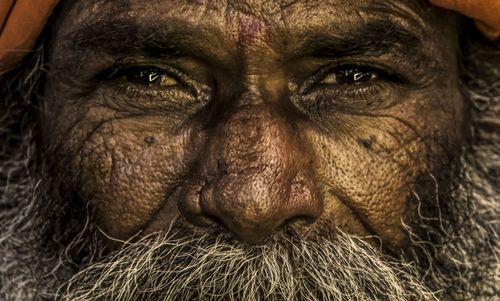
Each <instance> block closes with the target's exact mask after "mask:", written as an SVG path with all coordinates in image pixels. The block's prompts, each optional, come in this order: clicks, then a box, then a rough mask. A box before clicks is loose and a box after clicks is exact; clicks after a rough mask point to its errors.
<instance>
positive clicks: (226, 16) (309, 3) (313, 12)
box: [71, 0, 433, 34]
mask: <svg viewBox="0 0 500 301" xmlns="http://www.w3.org/2000/svg"><path fill="white" fill-rule="evenodd" d="M73 4H75V3H73ZM431 12H432V10H431V9H430V5H429V4H428V3H427V1H422V0H393V1H387V0H356V1H351V0H323V1H321V0H301V1H297V0H90V1H89V0H79V1H76V4H75V5H72V9H71V15H72V18H71V24H72V25H78V24H80V25H82V26H85V25H88V24H92V23H93V22H96V21H98V20H100V19H108V20H109V19H115V18H120V19H123V18H129V19H136V20H137V21H138V22H142V23H149V24H148V25H154V24H155V23H162V22H163V21H167V20H171V19H182V20H183V21H186V22H192V23H195V24H197V25H204V26H206V27H207V28H210V29H215V28H219V29H221V28H223V29H225V31H226V33H227V32H229V33H231V31H234V30H235V27H237V28H239V29H241V28H245V29H246V30H248V31H250V33H251V31H252V30H253V31H255V30H264V29H265V30H268V31H276V32H279V34H283V33H286V32H288V31H293V32H294V33H296V32H302V31H310V30H314V29H317V28H322V29H325V30H331V31H343V30H346V29H347V28H348V27H349V26H350V25H352V24H353V23H360V22H367V21H369V20H370V19H374V18H379V19H391V21H395V22H398V23H400V24H401V25H404V26H406V27H412V28H414V29H415V30H419V31H425V29H426V27H427V25H428V24H429V23H430V22H431V21H432V19H433V18H432V17H433V16H432V14H431Z"/></svg>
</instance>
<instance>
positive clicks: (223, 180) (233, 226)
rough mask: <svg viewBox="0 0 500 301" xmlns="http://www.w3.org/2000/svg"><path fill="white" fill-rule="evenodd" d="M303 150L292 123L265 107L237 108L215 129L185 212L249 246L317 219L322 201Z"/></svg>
mask: <svg viewBox="0 0 500 301" xmlns="http://www.w3.org/2000/svg"><path fill="white" fill-rule="evenodd" d="M304 146H305V144H304V143H303V141H301V139H300V136H299V135H298V133H297V131H295V130H294V129H293V127H292V126H291V122H290V121H289V120H287V118H285V117H284V116H282V115H279V114H278V113H276V112H274V111H273V110H271V109H269V108H266V107H265V106H264V105H256V106H253V107H247V108H244V109H240V110H238V111H237V112H236V113H234V114H232V115H231V116H230V117H229V118H228V119H227V120H226V121H225V122H223V123H222V124H220V125H219V126H217V128H216V129H215V134H214V135H212V139H211V140H210V141H209V143H208V146H207V151H206V153H205V154H204V158H203V159H202V160H201V164H200V168H199V170H198V172H197V173H196V175H195V176H194V179H195V180H194V181H193V183H196V184H193V183H192V184H190V185H187V188H185V189H184V192H183V193H182V195H183V196H182V197H181V201H180V202H179V209H180V211H181V212H182V213H183V214H184V215H185V216H186V217H187V219H188V220H189V221H191V222H192V223H193V224H197V225H202V224H207V221H209V220H210V221H216V222H218V223H220V224H222V225H223V227H224V228H226V229H227V230H229V231H231V232H232V233H234V234H235V235H236V236H237V237H239V239H241V240H243V241H246V242H249V243H255V242H259V241H261V240H263V239H265V238H266V237H269V236H270V235H272V234H273V233H274V232H275V231H277V230H278V229H279V228H280V227H281V226H282V225H284V224H286V223H287V222H290V221H292V220H293V221H296V220H303V221H306V222H308V223H310V222H312V221H314V220H315V219H317V218H318V217H319V216H320V215H321V213H322V211H323V201H322V194H321V193H320V190H319V188H318V185H317V182H316V181H315V177H314V172H313V169H312V164H311V162H312V160H311V157H312V156H311V154H310V152H308V151H307V149H306V148H305V147H304Z"/></svg>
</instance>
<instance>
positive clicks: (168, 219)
mask: <svg viewBox="0 0 500 301" xmlns="http://www.w3.org/2000/svg"><path fill="white" fill-rule="evenodd" d="M453 28H454V19H453V18H452V17H450V16H448V15H445V16H444V17H443V15H442V12H441V13H437V12H435V11H434V10H431V9H429V6H427V4H425V3H423V1H355V2H352V1H333V0H332V1H326V0H325V1H173V0H170V1H166V0H165V1H149V0H129V1H118V0H115V1H77V2H76V3H74V4H72V5H71V6H70V5H66V6H64V7H63V10H62V13H61V16H60V19H59V20H58V22H57V26H56V30H55V35H54V43H53V45H52V47H51V52H50V56H49V57H50V65H51V72H50V73H49V76H48V80H47V84H46V87H45V98H44V102H43V106H44V109H43V112H42V115H41V120H42V124H43V127H42V128H43V129H42V130H43V132H44V141H45V144H46V145H47V146H48V147H50V148H52V149H53V150H54V154H55V155H56V156H57V160H58V161H59V164H58V168H59V169H60V171H62V174H63V175H64V177H65V179H66V180H64V181H65V185H66V187H68V188H70V189H72V190H73V191H76V192H77V195H78V197H79V198H81V199H82V200H84V201H85V202H88V203H89V207H90V208H91V212H92V215H93V221H94V222H95V223H96V224H97V225H98V227H99V228H100V229H101V230H102V231H103V232H104V233H105V234H106V235H107V236H108V237H111V238H115V239H119V240H127V239H129V238H131V237H133V236H135V235H137V234H140V236H143V235H147V234H149V233H152V232H156V231H161V230H166V229H168V228H169V227H170V225H171V224H172V223H173V222H174V221H179V220H181V221H183V222H184V223H185V225H186V226H187V225H189V227H191V226H194V227H196V228H195V229H196V231H201V232H203V231H204V229H206V228H207V229H208V228H211V227H212V226H213V225H217V226H218V227H220V228H221V229H223V230H222V231H227V232H229V233H232V234H234V237H235V238H236V239H238V240H241V241H244V242H246V243H250V244H254V243H258V242H261V241H263V240H265V239H267V238H269V237H272V236H273V234H275V233H277V232H280V231H281V230H283V229H284V228H292V229H294V230H296V232H297V233H299V236H300V237H301V238H303V239H310V238H314V237H318V236H321V235H322V233H328V232H331V231H334V230H333V229H339V230H341V231H342V232H345V233H349V234H354V235H358V236H377V237H379V238H380V239H381V241H382V242H383V245H384V247H386V248H402V247H404V246H405V243H406V242H407V239H408V237H407V234H406V232H405V230H404V224H405V223H410V224H411V222H412V221H411V217H413V216H414V215H415V214H414V212H412V211H413V210H415V208H416V207H415V206H416V204H410V203H409V202H408V199H409V198H410V196H412V195H413V194H414V193H416V192H415V182H416V179H417V177H418V176H420V175H422V174H432V173H434V172H435V171H436V170H440V169H441V168H443V167H445V164H448V162H449V161H448V160H449V159H450V158H449V155H450V153H452V152H453V150H454V146H456V145H457V144H458V143H460V141H461V140H462V134H463V132H464V130H463V124H464V103H463V99H462V97H461V95H460V93H459V87H458V76H457V62H456V58H455V53H456V52H457V49H456V32H455V31H454V30H453Z"/></svg>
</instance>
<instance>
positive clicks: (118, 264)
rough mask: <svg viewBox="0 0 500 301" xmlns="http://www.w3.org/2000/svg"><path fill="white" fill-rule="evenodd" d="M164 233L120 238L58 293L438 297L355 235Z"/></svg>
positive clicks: (87, 296)
mask: <svg viewBox="0 0 500 301" xmlns="http://www.w3.org/2000/svg"><path fill="white" fill-rule="evenodd" d="M173 232H174V233H173V234H170V233H169V232H167V233H163V234H157V235H154V236H153V237H148V238H145V239H143V240H141V241H140V242H137V243H134V244H130V245H126V246H125V247H124V249H122V250H120V251H119V252H117V253H116V254H114V255H113V256H111V257H109V258H107V259H106V260H105V261H101V262H98V263H95V264H92V265H90V266H89V267H87V268H85V269H83V270H82V271H80V272H79V273H78V274H76V275H75V276H74V277H72V278H71V279H70V280H69V281H68V282H67V287H65V289H64V290H62V291H61V294H62V295H61V297H62V298H61V299H62V300H75V301H76V300H78V301H87V300H89V301H90V300H179V301H181V300H242V301H253V300H391V301H399V300H437V299H435V297H434V295H433V294H432V293H431V292H430V291H429V290H428V289H427V288H426V287H425V286H424V285H423V284H422V282H421V281H419V280H418V279H417V278H416V277H415V275H417V274H418V273H416V272H415V270H414V269H415V267H413V266H412V265H411V264H405V263H401V262H397V261H395V260H391V259H389V258H384V257H382V256H381V255H380V253H379V252H378V250H376V249H374V248H372V247H371V246H370V245H368V244H367V243H366V242H364V241H363V240H361V239H358V238H355V237H352V236H349V235H346V234H343V233H338V234H337V235H335V238H334V239H333V240H330V239H320V240H317V241H305V240H300V239H298V238H294V237H281V239H279V240H278V239H273V240H272V241H268V242H267V243H265V244H262V245H260V246H244V245H241V244H239V243H235V242H232V241H229V240H226V239H225V237H224V235H220V236H217V237H213V236H210V235H205V236H197V237H187V238H175V236H176V235H175V231H173Z"/></svg>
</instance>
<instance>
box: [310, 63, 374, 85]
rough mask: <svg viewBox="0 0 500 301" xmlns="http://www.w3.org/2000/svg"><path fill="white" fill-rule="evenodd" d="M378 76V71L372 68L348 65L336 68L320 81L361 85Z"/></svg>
mask: <svg viewBox="0 0 500 301" xmlns="http://www.w3.org/2000/svg"><path fill="white" fill-rule="evenodd" d="M378 78H379V75H378V73H377V72H376V71H375V70H373V69H372V68H369V67H357V66H347V67H339V68H336V69H334V70H333V72H330V73H328V74H327V75H326V76H325V77H324V78H323V79H322V80H321V82H320V83H321V84H326V85H359V84H363V83H366V82H369V81H373V80H375V79H378Z"/></svg>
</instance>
